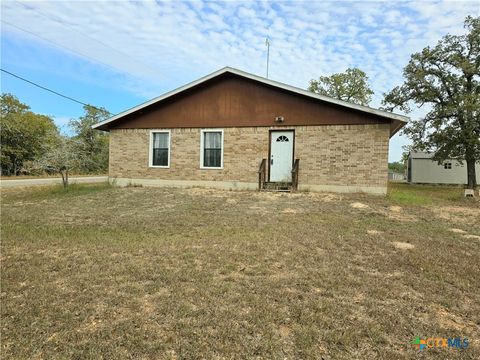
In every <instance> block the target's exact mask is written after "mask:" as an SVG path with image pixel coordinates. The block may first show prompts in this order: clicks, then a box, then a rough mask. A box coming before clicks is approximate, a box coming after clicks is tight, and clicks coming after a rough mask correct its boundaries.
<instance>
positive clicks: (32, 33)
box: [0, 19, 121, 72]
mask: <svg viewBox="0 0 480 360" xmlns="http://www.w3.org/2000/svg"><path fill="white" fill-rule="evenodd" d="M0 21H1V22H3V23H4V24H7V25H9V26H13V27H14V28H16V29H18V30H20V31H23V32H26V33H28V34H30V35H33V36H36V37H38V38H40V39H42V40H43V41H46V42H48V43H50V44H53V45H55V46H56V47H59V48H63V49H65V50H68V51H70V52H72V53H74V54H77V55H79V56H82V57H84V58H87V59H89V60H91V61H93V62H96V63H100V64H102V65H104V66H106V67H108V68H110V69H112V70H114V71H115V72H119V71H121V70H120V69H117V68H114V67H113V66H111V65H108V64H107V63H104V62H103V61H100V60H97V59H94V58H92V57H91V56H88V55H86V54H83V53H81V52H79V51H76V50H73V49H71V48H69V47H66V46H63V45H61V44H58V43H56V42H54V41H52V40H49V39H47V38H45V37H43V36H40V35H38V34H35V33H34V32H32V31H29V30H26V29H23V28H21V27H20V26H17V25H15V24H12V23H10V22H8V21H5V20H3V19H0Z"/></svg>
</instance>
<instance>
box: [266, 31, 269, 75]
mask: <svg viewBox="0 0 480 360" xmlns="http://www.w3.org/2000/svg"><path fill="white" fill-rule="evenodd" d="M265 45H266V46H267V79H268V62H269V60H270V41H269V40H268V37H267V38H265Z"/></svg>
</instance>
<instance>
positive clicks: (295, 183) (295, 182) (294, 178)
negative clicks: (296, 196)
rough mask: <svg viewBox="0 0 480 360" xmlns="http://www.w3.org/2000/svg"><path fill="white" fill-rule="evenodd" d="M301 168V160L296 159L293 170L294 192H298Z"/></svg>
mask: <svg viewBox="0 0 480 360" xmlns="http://www.w3.org/2000/svg"><path fill="white" fill-rule="evenodd" d="M299 166H300V159H296V160H295V162H294V163H293V168H292V191H297V190H298V170H299Z"/></svg>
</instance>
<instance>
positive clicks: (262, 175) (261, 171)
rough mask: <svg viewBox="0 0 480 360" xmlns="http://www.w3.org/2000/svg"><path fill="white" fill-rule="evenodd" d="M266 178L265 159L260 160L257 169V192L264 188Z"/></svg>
mask: <svg viewBox="0 0 480 360" xmlns="http://www.w3.org/2000/svg"><path fill="white" fill-rule="evenodd" d="M266 178H267V159H262V161H261V162H260V167H259V168H258V191H260V190H262V189H263V188H264V187H265V182H266Z"/></svg>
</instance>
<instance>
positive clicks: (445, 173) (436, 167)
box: [407, 151, 480, 185]
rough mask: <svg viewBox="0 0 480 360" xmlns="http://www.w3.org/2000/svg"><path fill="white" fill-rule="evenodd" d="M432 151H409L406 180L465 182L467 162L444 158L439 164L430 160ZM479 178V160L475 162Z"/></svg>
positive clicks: (420, 182) (444, 182) (419, 182)
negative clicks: (461, 162)
mask: <svg viewBox="0 0 480 360" xmlns="http://www.w3.org/2000/svg"><path fill="white" fill-rule="evenodd" d="M433 155H434V154H433V153H429V152H423V151H410V152H409V154H408V161H407V180H408V182H409V183H412V184H459V185H463V184H467V183H468V180H467V164H466V163H465V162H463V164H460V162H459V161H458V160H453V159H451V160H445V161H444V162H442V163H441V164H439V163H438V161H434V160H432V158H433ZM475 173H476V175H477V179H480V161H479V162H477V163H476V164H475Z"/></svg>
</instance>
